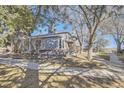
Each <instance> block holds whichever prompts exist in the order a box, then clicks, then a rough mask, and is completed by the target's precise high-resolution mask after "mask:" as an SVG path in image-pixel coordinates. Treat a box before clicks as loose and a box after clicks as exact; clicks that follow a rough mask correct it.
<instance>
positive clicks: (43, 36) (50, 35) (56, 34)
mask: <svg viewBox="0 0 124 93" xmlns="http://www.w3.org/2000/svg"><path fill="white" fill-rule="evenodd" d="M60 34H68V35H71V34H70V33H69V32H58V33H51V34H44V35H36V36H31V37H32V38H48V37H60V36H59V35H60Z"/></svg>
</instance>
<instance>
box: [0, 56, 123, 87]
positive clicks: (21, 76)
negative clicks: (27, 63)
mask: <svg viewBox="0 0 124 93" xmlns="http://www.w3.org/2000/svg"><path fill="white" fill-rule="evenodd" d="M37 63H39V64H40V65H41V64H42V66H43V67H42V68H41V69H39V70H32V69H24V68H21V67H18V66H11V65H3V64H0V87H4V88H12V87H18V88H22V87H23V88H30V87H32V88H39V87H40V88H53V87H55V88H63V87H64V88H85V87H87V88H94V87H95V88H97V87H124V79H123V74H124V73H123V72H118V71H115V70H112V69H109V68H108V67H107V65H106V64H103V63H101V62H100V61H99V60H95V59H94V60H93V61H92V62H88V61H87V59H86V57H82V56H78V57H68V58H63V59H44V60H38V61H37ZM63 67H65V68H72V70H74V71H66V72H63V71H62V72H58V71H60V70H61V69H62V68H63ZM51 68H53V69H54V71H51ZM75 68H81V69H86V70H85V71H82V73H77V72H75V71H76V70H75ZM107 71H108V72H109V73H110V72H111V73H110V74H113V75H115V76H113V75H110V74H109V73H108V72H107ZM73 73H76V74H73ZM83 73H85V74H86V75H84V74H83ZM119 75H120V77H119ZM121 77H122V78H121Z"/></svg>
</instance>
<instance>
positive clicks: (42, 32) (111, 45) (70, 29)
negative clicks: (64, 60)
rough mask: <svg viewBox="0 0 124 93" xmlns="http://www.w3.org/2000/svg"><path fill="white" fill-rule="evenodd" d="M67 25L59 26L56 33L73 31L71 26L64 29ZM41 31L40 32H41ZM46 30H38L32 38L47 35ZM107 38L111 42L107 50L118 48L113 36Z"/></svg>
mask: <svg viewBox="0 0 124 93" xmlns="http://www.w3.org/2000/svg"><path fill="white" fill-rule="evenodd" d="M64 27H65V25H64V24H59V25H58V26H57V27H56V31H57V32H61V31H67V32H71V31H72V27H71V26H70V25H67V27H66V28H64ZM39 30H40V31H39ZM44 30H45V28H38V30H35V31H34V32H33V33H32V36H35V35H41V34H47V30H46V31H44ZM105 38H106V39H107V40H110V45H108V46H106V48H116V42H115V41H114V39H113V37H112V36H111V35H106V36H105Z"/></svg>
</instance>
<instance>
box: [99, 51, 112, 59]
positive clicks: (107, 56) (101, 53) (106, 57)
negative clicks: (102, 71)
mask: <svg viewBox="0 0 124 93" xmlns="http://www.w3.org/2000/svg"><path fill="white" fill-rule="evenodd" d="M98 55H99V56H100V57H102V58H103V59H105V60H108V61H109V60H110V57H109V54H107V53H104V52H99V53H98Z"/></svg>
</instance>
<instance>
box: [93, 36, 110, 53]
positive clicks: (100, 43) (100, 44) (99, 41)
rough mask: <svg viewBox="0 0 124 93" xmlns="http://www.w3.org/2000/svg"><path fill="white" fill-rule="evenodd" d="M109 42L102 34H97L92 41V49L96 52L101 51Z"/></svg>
mask: <svg viewBox="0 0 124 93" xmlns="http://www.w3.org/2000/svg"><path fill="white" fill-rule="evenodd" d="M109 44H110V41H109V40H107V39H105V38H104V36H102V35H97V37H96V40H95V41H94V49H95V50H96V51H97V52H100V51H102V50H103V49H104V48H105V47H106V46H108V45H109Z"/></svg>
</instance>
